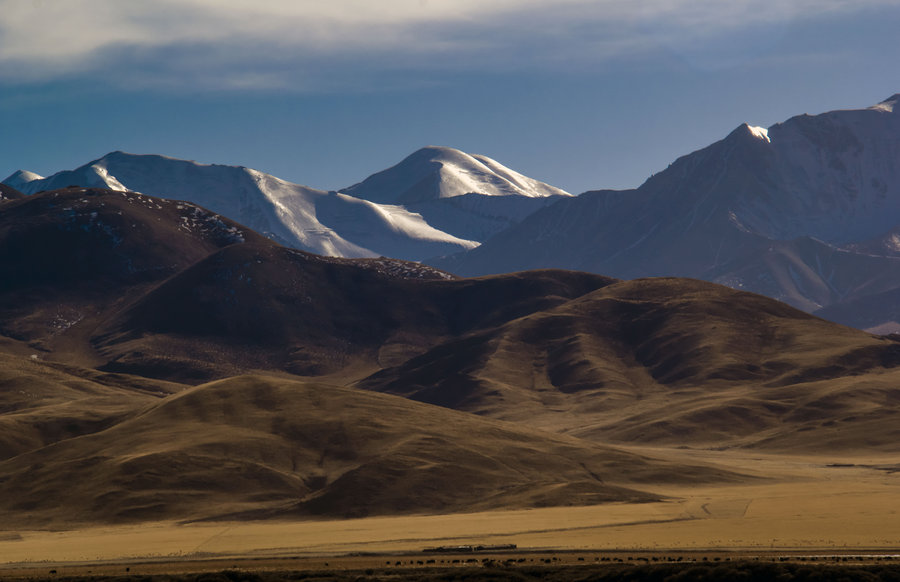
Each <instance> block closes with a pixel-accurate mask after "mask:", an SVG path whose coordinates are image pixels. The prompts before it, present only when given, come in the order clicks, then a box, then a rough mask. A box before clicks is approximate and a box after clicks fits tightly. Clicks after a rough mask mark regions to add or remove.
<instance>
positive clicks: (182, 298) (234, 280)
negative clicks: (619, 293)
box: [93, 243, 612, 380]
mask: <svg viewBox="0 0 900 582" xmlns="http://www.w3.org/2000/svg"><path fill="white" fill-rule="evenodd" d="M441 275H442V274H441V273H440V272H439V271H435V270H434V269H431V268H429V267H423V266H420V265H417V264H415V263H405V262H402V261H394V260H389V259H370V260H367V259H332V258H326V257H319V256H316V255H311V254H309V253H305V252H302V251H297V250H293V249H287V248H284V247H279V246H277V245H274V244H271V243H267V244H243V245H233V246H230V247H227V248H224V249H222V250H220V251H218V252H216V253H214V254H212V255H210V256H209V257H207V258H206V259H204V260H202V261H200V262H198V263H197V264H196V265H193V266H192V267H190V268H188V269H185V270H184V271H183V272H181V273H179V274H178V275H176V276H174V277H172V278H171V279H169V280H168V281H166V282H165V283H164V284H162V285H160V286H159V287H158V288H156V289H154V290H153V291H152V292H150V293H148V294H147V295H146V296H144V297H142V298H141V299H140V300H138V301H136V302H135V303H134V304H133V305H132V306H131V307H129V308H128V309H126V310H124V311H123V312H122V313H120V314H119V315H118V316H116V317H115V318H113V319H111V320H110V321H108V322H107V323H105V324H104V325H103V326H102V327H101V328H99V329H98V331H97V333H96V335H95V336H94V338H93V343H94V346H95V347H96V348H97V349H98V352H99V353H100V354H101V355H102V356H103V358H104V359H106V360H107V361H108V362H109V363H107V364H106V365H105V366H104V367H103V369H106V370H115V371H127V372H133V373H139V374H143V375H149V376H155V377H160V378H174V379H180V380H191V379H192V378H193V379H197V378H207V379H208V378H216V377H222V376H226V375H233V374H236V373H239V372H240V371H242V370H254V369H256V370H284V371H287V372H290V373H293V374H299V375H304V376H321V375H325V374H333V373H338V372H340V371H341V370H355V369H357V368H360V367H362V368H363V369H367V370H369V372H366V373H370V372H371V370H373V369H377V368H378V367H380V366H384V365H390V364H394V363H398V362H402V361H405V360H406V359H408V358H409V357H411V356H412V355H415V354H417V353H421V352H422V351H424V350H425V349H427V348H428V347H430V346H433V345H435V344H437V343H439V342H441V341H444V340H446V339H448V338H453V337H457V336H459V335H462V334H466V333H469V332H471V331H473V330H479V329H489V328H493V327H495V326H497V325H499V324H502V323H504V322H506V321H509V320H511V319H515V318H517V317H521V316H524V315H527V314H529V313H535V312H539V311H542V310H544V309H548V308H550V307H554V306H557V305H560V304H561V303H564V302H565V301H567V300H569V299H572V298H574V297H578V296H580V295H583V294H584V293H587V292H589V291H592V290H594V289H597V288H600V287H602V286H603V285H606V284H608V283H610V282H611V281H612V280H611V279H609V278H606V277H601V276H597V275H589V274H585V273H575V272H565V271H537V272H530V273H520V274H514V275H504V276H496V277H487V278H483V279H473V280H447V279H445V278H444V277H442V276H441ZM356 373H357V374H358V372H356ZM363 375H365V374H363Z"/></svg>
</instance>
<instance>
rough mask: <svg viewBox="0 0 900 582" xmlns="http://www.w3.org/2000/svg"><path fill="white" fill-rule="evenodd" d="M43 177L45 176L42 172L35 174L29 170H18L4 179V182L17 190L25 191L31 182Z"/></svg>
mask: <svg viewBox="0 0 900 582" xmlns="http://www.w3.org/2000/svg"><path fill="white" fill-rule="evenodd" d="M43 178H44V177H43V176H41V175H40V174H35V173H34V172H29V171H28V170H16V171H15V172H13V173H12V174H11V175H10V176H9V177H8V178H6V179H5V180H3V183H4V184H6V185H7V186H10V187H12V188H15V189H16V190H19V191H24V190H25V189H26V188H25V187H26V186H27V185H28V183H29V182H34V181H35V180H42V179H43Z"/></svg>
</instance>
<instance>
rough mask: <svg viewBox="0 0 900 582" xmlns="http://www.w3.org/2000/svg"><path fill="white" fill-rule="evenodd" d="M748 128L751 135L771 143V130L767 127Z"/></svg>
mask: <svg viewBox="0 0 900 582" xmlns="http://www.w3.org/2000/svg"><path fill="white" fill-rule="evenodd" d="M747 128H748V129H749V130H750V133H752V134H753V135H754V137H757V138H759V139H764V140H766V141H767V142H769V143H771V142H772V140H771V139H769V130H768V129H766V128H765V127H759V126H758V125H748V126H747Z"/></svg>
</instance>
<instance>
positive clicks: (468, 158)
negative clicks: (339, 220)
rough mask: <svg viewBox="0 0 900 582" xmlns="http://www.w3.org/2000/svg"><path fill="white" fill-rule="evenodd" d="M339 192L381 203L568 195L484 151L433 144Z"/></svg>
mask: <svg viewBox="0 0 900 582" xmlns="http://www.w3.org/2000/svg"><path fill="white" fill-rule="evenodd" d="M342 192H343V193H345V194H349V195H351V196H355V197H357V198H362V199H364V200H369V201H370V202H378V203H381V204H414V203H417V202H425V201H428V200H436V199H440V198H453V197H456V196H463V195H465V194H481V195H484V196H523V197H527V198H546V197H549V196H569V195H570V194H569V193H568V192H565V191H564V190H560V189H559V188H554V187H553V186H550V185H548V184H545V183H543V182H539V181H538V180H534V179H532V178H528V177H527V176H523V175H522V174H520V173H518V172H516V171H514V170H511V169H509V168H507V167H506V166H504V165H503V164H501V163H499V162H497V161H496V160H493V159H491V158H489V157H487V156H482V155H472V154H467V153H465V152H463V151H461V150H458V149H455V148H451V147H444V146H434V145H430V146H426V147H423V148H421V149H418V150H416V151H415V152H413V153H412V154H410V155H409V156H407V157H406V158H404V159H403V161H401V162H400V163H399V164H397V165H395V166H393V167H391V168H388V169H387V170H384V171H382V172H378V173H377V174H372V175H371V176H369V177H368V178H366V179H365V180H363V181H362V182H360V183H358V184H355V185H353V186H351V187H349V188H345V189H344V190H342Z"/></svg>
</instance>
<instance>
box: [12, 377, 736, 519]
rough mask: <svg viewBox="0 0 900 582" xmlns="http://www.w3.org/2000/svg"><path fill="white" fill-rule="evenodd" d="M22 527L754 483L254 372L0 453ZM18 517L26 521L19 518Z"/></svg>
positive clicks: (497, 504) (632, 494) (416, 509)
mask: <svg viewBox="0 0 900 582" xmlns="http://www.w3.org/2000/svg"><path fill="white" fill-rule="evenodd" d="M0 474H2V475H3V476H4V478H3V479H2V481H0V491H2V492H3V495H2V496H0V498H2V499H3V501H2V502H0V511H2V512H3V514H4V516H5V518H6V521H7V525H9V524H10V522H12V523H20V524H25V525H28V526H32V527H33V526H44V525H48V524H54V525H59V524H67V525H75V524H83V523H90V522H95V521H102V522H122V521H139V520H142V519H173V518H174V519H213V518H219V519H225V518H228V519H265V518H276V517H277V518H281V519H284V518H300V517H311V516H333V517H362V516H367V515H378V514H405V513H422V512H454V511H470V510H479V509H481V510H484V509H498V508H503V507H529V506H546V505H590V504H596V503H606V502H643V501H651V500H654V499H657V496H655V495H654V494H652V493H650V492H646V491H643V489H645V488H649V487H652V484H654V483H657V484H658V483H661V482H669V483H671V482H674V483H692V482H696V483H701V482H706V483H710V482H712V483H715V482H729V481H737V480H740V479H742V477H741V476H740V475H737V474H734V473H730V472H728V471H723V470H717V469H712V468H705V467H701V466H689V465H684V464H678V463H669V462H666V461H659V460H653V459H648V458H645V457H642V456H640V455H636V454H633V453H628V452H624V451H620V450H616V449H614V448H610V447H602V446H597V445H594V444H591V443H587V442H584V441H580V440H578V439H572V438H566V437H563V436H555V435H552V434H548V433H542V432H539V431H535V430H532V429H528V428H525V427H519V426H517V425H513V424H509V423H502V422H497V421H492V420H487V419H482V418H478V417H477V416H473V415H469V414H465V413H461V412H455V411H450V410H446V409H443V408H438V407H434V406H429V405H426V404H421V403H417V402H413V401H410V400H406V399H403V398H399V397H396V396H388V395H382V394H375V393H367V392H360V391H358V390H352V389H348V388H341V387H337V386H330V385H325V384H315V383H304V382H298V381H291V380H285V379H275V378H264V377H254V376H241V377H235V378H231V379H228V380H222V381H217V382H213V383H211V384H204V385H201V386H197V387H194V388H190V389H188V390H185V391H182V392H180V393H178V394H176V395H174V396H170V397H167V398H165V399H161V400H159V401H158V402H156V403H153V404H149V405H147V406H145V407H144V408H143V409H141V410H139V411H136V412H135V413H134V414H132V415H131V416H130V418H127V419H125V420H122V421H121V422H119V423H117V424H116V425H115V426H113V427H111V428H109V429H107V430H103V431H98V432H96V433H95V434H92V435H88V436H83V437H80V438H72V439H69V440H66V441H64V442H60V443H57V444H56V445H53V446H48V447H44V448H41V449H38V450H34V451H31V452H29V453H25V454H22V455H19V456H17V457H14V458H11V459H8V460H6V461H5V462H3V463H0ZM9 516H12V517H9Z"/></svg>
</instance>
